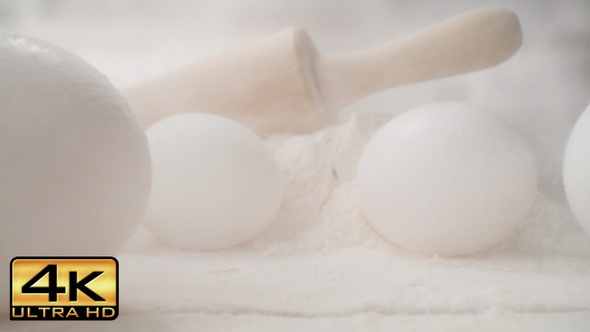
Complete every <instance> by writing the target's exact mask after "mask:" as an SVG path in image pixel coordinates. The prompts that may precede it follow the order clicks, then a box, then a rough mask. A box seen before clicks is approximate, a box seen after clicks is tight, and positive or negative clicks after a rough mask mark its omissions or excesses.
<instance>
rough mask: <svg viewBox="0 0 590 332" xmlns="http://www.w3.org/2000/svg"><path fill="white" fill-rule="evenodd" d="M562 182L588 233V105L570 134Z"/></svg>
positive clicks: (589, 115) (589, 189)
mask: <svg viewBox="0 0 590 332" xmlns="http://www.w3.org/2000/svg"><path fill="white" fill-rule="evenodd" d="M563 182H564V186H565V192H566V196H567V200H568V202H569V205H570V207H571V209H572V212H573V214H574V216H575V217H576V219H577V221H578V223H579V224H580V226H581V227H582V228H583V229H584V231H586V233H587V234H590V106H589V107H588V108H586V110H585V111H584V113H582V115H581V116H580V118H579V119H578V121H577V122H576V125H575V126H574V129H573V130H572V132H571V134H570V137H569V140H568V143H567V147H566V150H565V157H564V162H563Z"/></svg>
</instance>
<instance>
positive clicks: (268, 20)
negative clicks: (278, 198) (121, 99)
mask: <svg viewBox="0 0 590 332" xmlns="http://www.w3.org/2000/svg"><path fill="white" fill-rule="evenodd" d="M487 6H500V7H505V8H508V9H511V10H513V11H515V12H516V13H517V15H518V16H519V18H520V20H521V24H522V28H523V34H524V44H523V46H522V48H521V49H520V51H519V52H518V53H517V54H516V55H515V56H514V57H513V58H512V59H510V60H509V61H507V62H505V63H503V64H501V65H499V66H497V67H494V68H492V69H488V70H485V71H481V72H476V73H472V74H466V75H461V76H458V77H454V78H448V79H441V80H437V81H432V82H428V83H420V84H415V85H412V86H407V87H401V88H397V89H392V90H389V91H385V92H382V93H379V94H377V95H374V96H372V97H370V98H367V99H365V100H363V101H360V102H358V103H356V104H354V105H351V106H350V107H348V108H347V109H345V110H343V111H342V117H343V118H346V116H347V115H348V114H351V113H353V112H365V113H370V112H378V113H388V114H399V113H401V112H403V111H405V110H408V109H410V108H413V107H416V106H419V105H423V104H426V103H429V102H433V101H463V102H469V103H473V104H475V105H477V106H480V107H482V108H485V109H488V110H489V111H492V112H494V113H496V114H498V115H500V116H501V117H503V118H504V119H506V120H507V121H508V122H510V123H512V124H513V125H514V126H515V127H516V128H517V130H518V131H519V132H520V133H521V134H522V135H523V136H524V137H525V138H526V139H527V140H528V141H529V142H530V143H531V144H532V146H533V148H534V151H535V153H536V156H537V161H538V168H539V171H540V176H541V187H542V189H543V190H544V192H545V193H547V194H549V196H551V197H553V198H556V199H558V200H563V196H562V195H563V194H562V189H561V163H562V156H563V151H564V148H565V144H566V142H567V137H568V135H569V131H570V130H571V128H572V126H573V124H574V123H575V121H576V119H577V118H578V116H579V115H580V114H581V112H582V111H583V110H584V109H585V108H586V106H587V105H588V104H589V103H590V1H587V0H578V1H559V0H551V1H548V0H536V1H531V0H521V1H483V0H475V1H474V0H459V1H444V2H443V1H426V0H414V1H410V0H364V1H346V0H340V1H337V0H316V1H292V0H250V1H247V0H222V1H191V0H168V1H160V0H2V1H1V2H0V30H2V31H5V32H12V33H18V34H25V35H29V36H33V37H35V38H39V39H44V40H47V41H50V42H52V43H54V44H57V45H59V46H61V47H63V48H65V49H67V50H69V51H71V52H73V53H75V54H77V55H78V56H80V57H82V58H84V59H85V60H86V61H88V62H89V63H90V64H92V65H93V66H95V67H96V68H98V69H99V70H100V71H102V72H103V73H104V74H105V75H107V76H108V77H109V78H110V80H111V81H112V82H113V84H114V85H115V86H117V87H119V88H125V87H126V86H129V85H131V84H133V83H136V82H139V81H141V80H144V79H146V78H149V77H152V76H155V75H158V74H160V73H163V72H166V71H169V70H171V69H174V68H177V67H180V66H182V65H184V64H188V63H191V62H194V61H197V60H199V59H203V58H206V57H209V56H212V55H215V54H217V53H220V52H223V51H224V50H227V49H231V48H233V47H235V46H236V45H238V44H240V43H243V42H247V41H248V40H251V39H254V38H256V37H259V36H262V35H265V34H268V33H272V32H275V31H278V30H281V29H284V28H287V27H291V26H299V27H302V28H304V29H306V30H307V31H308V32H309V33H310V35H311V36H312V38H313V39H314V40H315V42H316V45H317V47H318V49H319V51H320V52H322V53H327V52H340V51H347V50H355V49H359V48H364V47H369V46H373V45H375V44H379V43H382V42H386V41H389V40H391V39H394V38H396V37H400V36H403V35H405V34H408V33H410V32H412V31H414V30H416V29H419V28H421V27H424V26H426V25H428V24H431V23H435V22H437V21H439V20H442V19H445V18H447V17H450V16H453V15H456V14H459V13H462V12H464V11H468V10H470V9H475V8H480V7H487Z"/></svg>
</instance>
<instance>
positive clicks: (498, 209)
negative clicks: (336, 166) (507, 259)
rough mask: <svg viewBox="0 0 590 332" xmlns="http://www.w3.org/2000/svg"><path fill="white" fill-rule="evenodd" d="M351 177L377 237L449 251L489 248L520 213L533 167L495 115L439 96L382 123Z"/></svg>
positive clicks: (527, 200)
mask: <svg viewBox="0 0 590 332" xmlns="http://www.w3.org/2000/svg"><path fill="white" fill-rule="evenodd" d="M356 181H357V185H358V192H359V198H360V204H361V208H362V210H363V213H364V215H365V217H366V219H367V221H368V222H369V223H370V224H371V225H372V226H373V227H374V228H375V229H376V230H377V231H378V232H379V233H380V234H381V235H382V236H383V237H385V238H386V239H387V240H389V241H391V242H393V243H395V244H397V245H399V246H401V247H403V248H406V249H408V250H411V251H416V252H421V253H427V254H439V255H447V256H448V255H466V254H472V253H475V252H478V251H481V250H484V249H487V248H490V247H492V246H494V245H496V244H498V243H499V242H501V241H502V240H503V239H504V238H505V237H506V236H507V235H508V234H509V233H511V232H512V231H513V230H514V229H515V227H516V226H517V225H519V224H520V223H521V222H522V221H523V220H525V218H526V216H527V214H528V212H529V210H530V208H531V207H532V204H533V200H534V196H535V192H536V186H537V173H536V167H535V162H534V159H533V155H532V153H531V151H530V148H529V146H528V145H527V144H526V143H525V141H524V140H523V139H522V138H521V137H519V136H518V135H517V134H516V133H515V132H514V131H513V130H512V129H511V128H510V127H508V126H507V125H505V124H504V123H503V122H502V121H500V120H499V119H496V118H494V117H493V116H492V115H490V114H488V113H485V112H483V111H480V110H478V109H476V108H473V107H470V106H468V105H464V104H460V103H438V104H431V105H426V106H423V107H419V108H417V109H414V110H411V111H408V112H407V113H404V114H402V115H401V116H399V117H397V118H395V119H393V120H392V121H390V122H389V123H388V124H386V125H385V126H384V127H383V128H381V129H380V130H379V131H378V132H377V133H376V134H375V136H374V137H373V138H372V139H371V141H370V142H369V143H368V145H367V147H366V148H365V150H364V152H363V154H362V156H361V159H360V162H359V167H358V173H357V178H356Z"/></svg>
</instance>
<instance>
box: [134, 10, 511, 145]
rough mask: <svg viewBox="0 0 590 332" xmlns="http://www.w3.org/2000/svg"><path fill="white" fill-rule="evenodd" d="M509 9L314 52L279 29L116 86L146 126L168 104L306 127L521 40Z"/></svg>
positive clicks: (493, 58) (479, 65) (498, 54)
mask: <svg viewBox="0 0 590 332" xmlns="http://www.w3.org/2000/svg"><path fill="white" fill-rule="evenodd" d="M521 41H522V35H521V30H520V23H519V21H518V18H517V17H516V15H515V14H514V13H513V12H511V11H508V10H504V9H493V8H487V9H479V10H475V11H472V12H468V13H466V14H462V15H459V16H456V17H453V18H450V19H447V20H445V21H443V22H440V23H438V24H435V25H432V26H430V27H427V28H425V29H422V30H419V31H417V32H415V33H413V34H410V35H408V36H406V37H404V38H401V39H398V40H395V41H392V42H389V43H386V44H384V45H380V46H378V47H374V48H371V49H367V50H363V51H358V52H351V53H343V54H333V55H327V56H323V55H319V54H318V53H317V51H316V49H315V46H314V44H313V42H312V41H311V39H310V38H309V36H308V35H307V33H305V31H303V30H301V29H295V28H294V29H289V30H285V31H282V32H279V33H276V34H273V35H270V36H267V37H265V38H262V39H260V40H257V41H255V42H252V43H249V44H247V45H245V46H242V47H240V48H238V49H235V50H233V51H230V52H228V53H225V54H223V55H220V56H217V57H214V58H212V59H209V60H205V61H202V62H199V63H196V64H193V65H189V66H187V67H184V68H181V69H179V70H176V71H174V72H171V73H169V74H166V75H163V76H161V77H157V78H155V79H152V80H148V81H146V82H143V83H141V84H139V85H137V86H134V87H131V88H129V89H128V90H126V91H124V95H125V97H126V98H127V100H128V101H129V103H130V105H131V107H132V108H133V109H134V110H135V112H136V114H137V116H138V118H139V121H140V123H141V124H142V125H143V126H144V128H147V127H149V126H150V125H152V124H154V123H155V122H157V121H159V120H161V119H163V118H165V117H167V116H171V115H174V114H178V113H185V112H211V113H215V114H219V115H222V116H226V117H229V118H233V119H234V120H237V121H239V122H241V123H243V124H245V125H246V126H248V127H250V128H251V129H253V130H254V131H256V132H257V133H258V134H259V135H260V136H262V137H265V136H268V135H270V134H272V133H277V132H296V133H301V132H308V131H311V130H315V129H317V128H320V127H321V126H323V125H325V124H326V123H327V122H329V121H331V119H332V118H333V117H334V116H335V113H336V111H337V110H338V109H340V108H342V107H344V106H346V105H348V104H350V103H352V102H354V101H355V100H357V99H360V98H362V97H365V96H367V95H369V94H372V93H374V92H377V91H379V90H382V89H385V88H389V87H395V86H399V85H402V84H410V83H415V82H419V81H424V80H429V79H435V78H440V77H445V76H450V75H456V74H461V73H465V72H469V71H473V70H477V69H483V68H486V67H490V66H493V65H495V64H498V63H500V62H502V61H503V60H505V59H507V58H509V57H510V56H511V55H512V54H514V52H515V51H516V50H517V49H518V48H519V47H520V44H521Z"/></svg>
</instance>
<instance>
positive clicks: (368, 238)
mask: <svg viewBox="0 0 590 332" xmlns="http://www.w3.org/2000/svg"><path fill="white" fill-rule="evenodd" d="M393 116H394V115H392V114H385V113H358V114H357V115H355V116H353V117H352V118H351V119H350V120H348V121H346V122H344V123H343V124H341V125H337V126H333V127H329V128H326V129H324V130H321V131H317V132H315V133H311V134H306V135H276V136H272V137H270V138H268V139H267V140H266V143H267V145H268V146H269V148H270V149H271V151H273V153H274V156H275V158H276V159H277V161H278V162H279V165H280V166H281V168H282V170H283V173H284V177H285V180H286V189H285V196H284V199H283V203H282V206H281V208H280V210H279V213H278V215H277V217H276V218H275V220H274V222H273V223H272V224H271V225H270V226H269V227H268V228H267V229H266V230H265V231H264V232H263V233H262V234H260V235H259V236H258V237H257V238H255V239H254V240H253V241H252V242H250V243H248V244H246V245H244V246H241V247H239V248H236V249H233V250H246V251H252V250H253V251H256V252H260V253H264V254H266V255H269V256H287V255H293V254H297V253H322V254H327V253H331V252H334V251H336V250H339V249H345V248H359V249H360V248H366V249H374V250H383V248H393V249H394V250H396V249H397V247H396V246H394V245H391V244H389V243H388V242H387V241H386V240H385V239H383V238H382V237H381V236H380V235H379V234H378V233H377V232H376V231H375V230H373V229H372V228H371V226H370V225H369V224H368V223H367V222H366V221H365V220H364V217H363V215H362V211H361V210H360V208H359V204H358V197H357V192H356V188H355V184H354V175H355V172H356V164H357V162H358V159H359V157H360V155H361V153H362V151H363V148H364V146H365V144H366V143H367V142H368V141H369V139H370V138H371V136H372V135H373V134H374V133H375V132H376V131H377V130H378V129H379V128H380V127H381V126H382V125H383V124H385V123H386V122H387V121H389V120H391V119H392V118H393ZM506 251H510V252H520V253H523V254H534V255H537V254H538V255H544V254H547V253H548V252H551V253H554V254H558V253H559V254H576V255H586V254H588V253H590V241H588V239H587V235H586V234H584V233H583V232H582V231H581V229H580V228H579V226H578V225H577V224H576V222H575V220H574V219H573V217H572V215H571V213H570V212H569V209H568V207H567V206H565V205H564V204H562V203H558V202H555V201H552V200H550V199H547V198H546V197H545V196H544V195H543V194H542V193H540V192H539V193H538V194H537V198H536V203H535V207H534V208H533V210H532V211H531V213H530V214H529V217H528V218H527V221H526V222H525V223H524V225H523V226H521V227H520V228H519V229H518V230H517V231H516V232H515V233H514V234H512V236H511V237H510V238H508V239H507V240H506V241H504V242H503V243H502V244H501V245H499V246H497V247H495V248H493V249H492V250H490V252H491V253H498V252H506Z"/></svg>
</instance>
